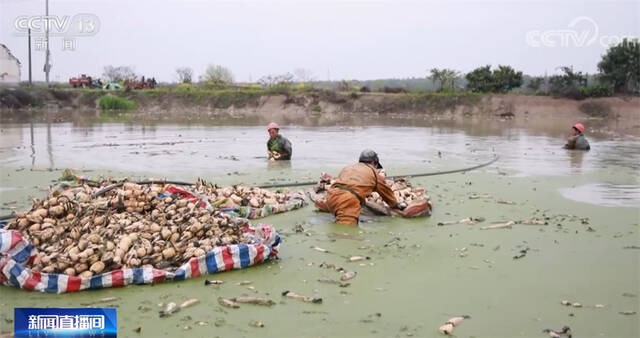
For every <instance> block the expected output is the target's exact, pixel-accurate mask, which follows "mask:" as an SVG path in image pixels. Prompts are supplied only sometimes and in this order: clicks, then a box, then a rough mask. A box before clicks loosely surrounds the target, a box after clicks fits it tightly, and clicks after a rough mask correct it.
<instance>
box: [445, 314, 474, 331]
mask: <svg viewBox="0 0 640 338" xmlns="http://www.w3.org/2000/svg"><path fill="white" fill-rule="evenodd" d="M470 318H471V316H468V315H462V316H458V317H452V318H449V320H447V321H446V322H445V323H444V325H442V326H440V327H439V328H438V331H440V333H442V334H446V335H450V334H452V333H453V328H454V327H456V326H458V325H460V324H461V323H462V321H463V320H465V319H470Z"/></svg>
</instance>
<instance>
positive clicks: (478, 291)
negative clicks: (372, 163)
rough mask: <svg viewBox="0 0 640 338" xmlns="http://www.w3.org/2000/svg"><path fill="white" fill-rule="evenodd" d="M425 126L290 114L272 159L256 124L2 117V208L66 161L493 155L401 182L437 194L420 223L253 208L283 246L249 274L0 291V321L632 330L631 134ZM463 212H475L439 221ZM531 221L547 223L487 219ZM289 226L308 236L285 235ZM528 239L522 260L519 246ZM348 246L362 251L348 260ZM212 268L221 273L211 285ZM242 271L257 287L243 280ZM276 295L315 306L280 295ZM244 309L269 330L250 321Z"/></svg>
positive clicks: (322, 167)
mask: <svg viewBox="0 0 640 338" xmlns="http://www.w3.org/2000/svg"><path fill="white" fill-rule="evenodd" d="M419 125H420V126H419V127H418V126H416V124H412V123H406V125H404V126H402V125H397V124H396V125H395V126H393V127H382V126H379V125H378V126H366V125H365V126H362V125H359V126H322V127H319V126H303V125H297V126H284V127H283V128H282V130H281V133H282V134H283V135H284V136H286V137H288V138H289V139H290V140H291V142H292V143H293V159H292V161H291V162H287V163H282V162H276V163H274V162H268V161H266V158H265V157H264V156H265V152H266V140H267V132H266V130H264V127H263V126H238V125H224V126H221V125H208V124H193V123H192V124H179V123H172V124H165V123H145V122H131V121H127V122H118V121H117V120H116V121H112V122H109V123H105V122H96V123H75V122H70V123H50V124H43V123H20V124H7V123H5V124H0V130H1V133H0V177H1V178H0V213H1V214H7V213H9V212H11V211H12V210H23V209H25V208H28V207H29V206H30V200H31V198H32V197H36V198H37V197H43V196H44V195H45V194H46V190H47V187H48V186H49V184H51V182H52V180H55V179H56V178H58V177H59V176H60V173H61V171H62V170H64V169H65V168H73V169H74V170H75V171H76V172H78V173H81V174H85V175H88V176H101V175H102V176H113V177H118V178H121V177H125V176H128V177H156V178H170V179H175V180H187V181H193V180H195V179H196V178H197V177H203V178H205V179H207V180H208V181H213V182H217V183H218V184H220V185H226V184H236V183H244V184H268V183H286V182H297V181H309V180H316V179H317V178H318V177H319V175H320V174H321V173H322V172H329V173H332V174H337V172H338V171H339V170H340V168H341V167H342V166H344V165H347V164H350V163H352V162H354V161H355V160H356V159H357V156H358V154H359V152H360V151H361V150H362V149H364V148H372V149H375V150H376V151H377V152H378V153H379V155H380V159H381V162H382V164H383V165H384V166H385V169H386V171H387V173H388V174H390V175H403V174H416V173H425V172H433V171H439V170H451V169H456V168H464V167H469V166H473V165H475V164H478V163H482V162H486V161H488V160H490V159H491V158H493V157H494V156H496V155H497V156H500V159H499V160H498V161H497V162H495V163H494V164H492V165H490V166H488V167H485V168H482V169H480V170H476V171H471V172H465V173H457V174H450V175H442V176H429V177H422V178H414V179H411V182H412V183H413V184H414V185H419V186H423V187H425V188H426V189H427V190H428V192H429V194H430V196H431V198H432V201H433V203H434V213H433V215H432V216H431V217H429V218H419V219H399V218H377V219H365V220H364V221H363V222H362V223H361V224H360V226H359V227H358V228H347V227H343V226H338V225H335V224H333V223H332V218H331V217H330V215H328V214H323V213H318V212H316V211H315V210H314V208H313V206H312V205H308V206H306V207H304V208H303V209H300V210H296V211H292V212H288V213H284V214H280V215H275V216H271V217H268V218H265V219H261V220H257V221H258V222H265V223H270V224H273V225H274V226H275V227H276V228H277V229H278V231H279V232H280V233H281V235H282V237H283V244H282V247H281V252H280V255H279V259H278V260H274V261H271V262H269V263H266V264H263V265H260V266H256V267H251V268H248V269H245V270H237V271H232V272H226V273H221V274H218V275H210V276H203V277H199V278H195V279H191V280H187V281H182V282H175V283H164V284H158V285H154V286H129V287H124V288H115V289H104V290H99V291H87V292H79V293H75V294H62V295H55V294H41V293H34V292H25V291H21V290H18V289H14V288H10V287H5V286H2V287H0V333H3V332H9V331H11V330H12V328H13V322H12V321H13V308H14V307H30V306H38V307H73V306H80V304H81V303H88V302H91V301H92V300H96V299H99V298H103V297H117V300H116V301H113V302H111V303H107V304H104V305H105V306H113V307H116V308H117V309H118V310H117V311H118V334H119V336H122V337H138V336H145V337H177V336H186V335H191V336H195V337H200V336H202V337H204V336H221V337H229V336H233V337H236V336H246V337H254V336H277V337H390V336H394V337H411V336H415V337H438V336H440V333H439V332H438V331H437V328H438V327H439V326H440V325H442V324H443V323H444V322H445V321H446V320H447V319H448V318H450V317H452V316H455V315H463V314H464V315H469V316H471V319H468V320H465V321H464V323H463V324H462V325H460V326H459V327H456V328H455V331H454V334H455V335H456V336H461V337H545V335H546V334H545V333H543V332H542V330H543V329H545V328H553V329H559V328H561V327H562V326H564V325H568V326H570V327H571V330H572V332H573V334H574V336H575V337H637V336H639V335H640V329H639V326H640V317H639V316H638V314H627V315H625V314H621V313H634V312H638V311H640V309H639V298H638V296H639V294H640V290H639V289H640V286H639V285H640V277H639V275H640V268H639V259H638V258H639V254H640V250H638V248H639V247H640V237H639V235H638V231H639V230H640V229H639V226H640V138H638V137H634V136H616V135H615V134H602V135H588V137H589V141H590V143H591V147H592V150H591V151H590V152H586V153H584V152H574V151H567V150H563V149H562V148H561V147H562V145H563V144H564V137H565V135H563V134H562V133H560V132H554V133H549V132H545V131H536V130H525V129H518V128H510V127H509V126H508V125H504V124H503V125H498V126H497V127H496V126H495V125H486V126H485V125H481V124H480V125H478V124H472V125H469V124H456V123H451V122H438V121H434V122H433V123H430V124H428V125H425V124H424V123H421V124H419ZM304 188H305V187H303V188H300V189H304ZM293 189H295V188H293ZM469 216H471V217H482V218H484V219H485V221H484V222H482V223H478V224H467V223H457V224H450V223H454V222H456V221H459V220H461V219H463V218H466V217H469ZM532 218H539V219H546V220H547V223H548V224H546V225H525V224H516V225H514V226H513V227H512V228H510V229H508V228H505V229H494V230H481V227H483V226H488V225H491V224H492V223H494V222H495V223H500V222H508V221H522V220H528V219H532ZM438 223H444V224H448V225H444V226H438ZM300 225H301V226H302V228H304V232H295V231H294V230H293V229H294V227H297V226H300ZM312 246H317V247H321V248H324V249H327V250H329V251H330V253H322V252H318V251H316V250H313V249H311V247H312ZM522 251H525V252H526V255H525V256H524V257H521V258H518V259H514V257H515V256H519V255H520V253H521V252H522ZM350 255H363V256H369V257H371V259H370V260H367V261H363V262H347V260H346V259H345V257H348V256H350ZM323 262H327V263H332V264H336V265H339V266H343V267H345V268H348V269H350V270H354V271H356V272H357V275H356V277H355V278H354V279H352V280H351V281H350V282H351V285H350V286H349V287H345V288H341V287H338V286H337V285H332V284H324V283H320V282H318V279H320V278H324V277H328V278H337V277H339V274H338V273H337V272H336V271H333V270H328V269H324V268H321V267H319V266H320V265H321V263H323ZM207 278H209V279H211V278H215V279H220V280H223V281H224V282H225V283H224V284H222V285H221V286H219V287H210V286H204V280H205V279H207ZM245 280H248V281H251V282H252V284H251V285H250V286H251V288H248V286H247V285H237V284H238V283H239V282H240V281H245ZM285 290H290V291H294V292H296V293H300V294H304V295H309V296H315V297H321V298H322V299H323V302H322V304H308V303H303V302H299V301H296V300H291V299H288V298H287V299H284V298H282V296H281V293H282V292H283V291H285ZM241 294H249V295H259V296H266V297H268V298H270V299H272V300H274V301H276V302H277V304H276V305H275V306H273V307H270V308H266V307H260V306H251V305H247V306H243V307H241V308H240V309H227V308H221V307H220V306H219V305H218V303H217V299H218V297H235V296H239V295H241ZM188 298H198V299H199V300H200V303H199V304H197V305H195V306H193V307H190V308H187V309H184V310H183V311H180V312H178V313H177V314H175V315H173V316H171V317H168V318H159V316H158V310H160V308H159V304H160V303H167V302H170V301H175V302H181V301H183V300H186V299H188ZM562 300H568V301H570V302H579V303H581V304H582V307H572V306H564V305H562V304H561V301H562ZM596 305H598V306H596ZM252 320H258V321H261V322H262V323H264V327H262V328H256V327H252V326H250V325H249V322H250V321H252ZM138 328H140V331H139V332H137V330H136V329H138Z"/></svg>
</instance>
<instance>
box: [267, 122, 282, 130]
mask: <svg viewBox="0 0 640 338" xmlns="http://www.w3.org/2000/svg"><path fill="white" fill-rule="evenodd" d="M270 129H280V126H278V124H277V123H275V122H271V123H269V125H268V126H267V130H270Z"/></svg>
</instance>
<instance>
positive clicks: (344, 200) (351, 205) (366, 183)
mask: <svg viewBox="0 0 640 338" xmlns="http://www.w3.org/2000/svg"><path fill="white" fill-rule="evenodd" d="M381 169H382V165H380V161H379V160H378V154H376V152H375V151H373V150H368V149H367V150H364V151H362V153H360V158H359V160H358V163H356V164H353V165H350V166H348V167H345V168H343V169H342V170H341V171H340V174H339V175H338V178H337V179H336V181H335V183H333V184H332V185H331V188H329V191H328V192H327V206H328V207H329V211H331V213H333V214H334V216H335V217H336V223H338V224H345V225H353V226H356V225H358V220H359V218H360V208H361V207H362V205H363V204H365V200H366V199H367V197H369V195H371V193H372V192H373V191H375V192H377V193H378V194H380V197H382V199H383V200H384V201H385V202H386V203H387V204H388V205H389V206H390V207H391V208H392V209H398V210H403V209H405V208H406V207H407V205H406V204H404V203H401V204H398V202H397V200H396V197H395V195H394V194H393V190H391V187H389V186H388V185H387V183H386V182H385V179H384V176H383V175H380V170H381Z"/></svg>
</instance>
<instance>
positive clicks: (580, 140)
mask: <svg viewBox="0 0 640 338" xmlns="http://www.w3.org/2000/svg"><path fill="white" fill-rule="evenodd" d="M583 133H584V126H583V125H582V123H576V124H575V125H574V126H573V127H572V128H571V136H569V139H567V144H565V145H564V148H565V149H577V150H589V149H591V146H589V141H587V138H586V137H584V134H583Z"/></svg>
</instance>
